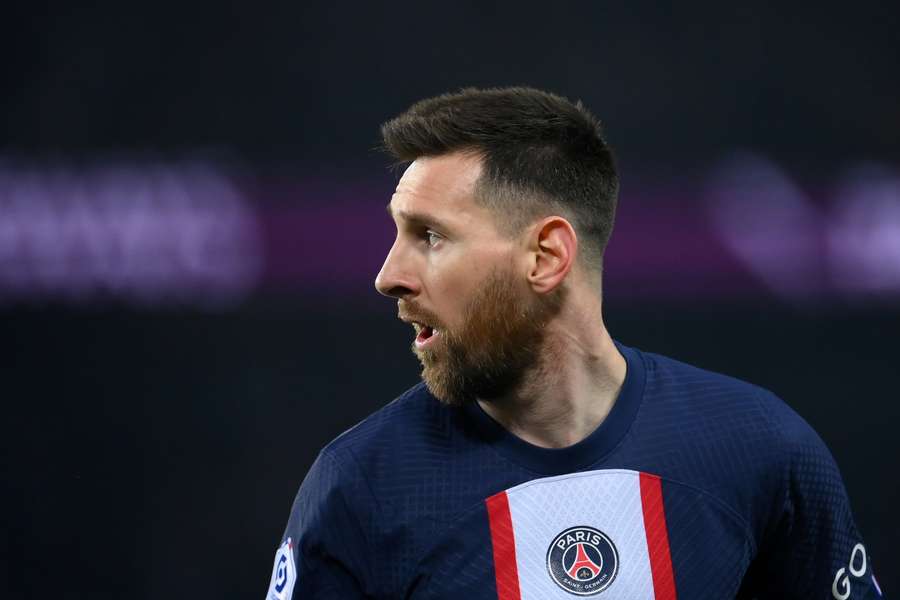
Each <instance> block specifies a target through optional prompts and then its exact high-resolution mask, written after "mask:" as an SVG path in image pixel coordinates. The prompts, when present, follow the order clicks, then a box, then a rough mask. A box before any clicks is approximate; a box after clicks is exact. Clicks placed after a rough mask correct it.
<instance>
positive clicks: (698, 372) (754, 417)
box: [641, 352, 815, 450]
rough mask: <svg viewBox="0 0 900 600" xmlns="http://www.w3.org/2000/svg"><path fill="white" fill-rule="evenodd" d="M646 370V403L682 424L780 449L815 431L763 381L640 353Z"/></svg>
mask: <svg viewBox="0 0 900 600" xmlns="http://www.w3.org/2000/svg"><path fill="white" fill-rule="evenodd" d="M641 356H642V357H643V359H644V364H645V368H646V370H647V383H646V387H645V401H646V402H648V403H649V404H650V405H651V406H652V407H653V408H655V409H658V410H660V411H661V412H663V413H664V414H665V415H666V418H668V419H672V420H673V421H674V422H678V423H680V424H681V425H683V426H688V427H690V426H691V424H692V423H693V424H696V425H697V426H698V427H703V428H704V429H705V430H706V431H707V432H708V433H710V434H715V433H716V432H718V433H719V434H721V435H723V436H731V435H733V434H738V433H740V434H743V437H744V439H747V436H749V439H750V440H757V441H758V442H759V443H761V444H762V443H764V444H772V443H776V444H777V445H778V449H779V450H786V449H787V446H794V445H797V444H799V443H801V442H804V441H806V440H807V439H808V438H809V436H810V435H812V436H815V432H814V431H813V430H812V428H810V426H809V425H808V424H807V423H806V421H804V420H803V418H802V417H800V415H798V414H797V413H796V412H795V411H794V410H793V409H792V408H791V407H790V406H788V404H787V403H785V402H784V400H782V399H781V398H779V397H778V396H777V395H775V394H774V393H773V392H771V391H770V390H768V389H766V388H763V387H761V386H759V385H755V384H753V383H750V382H747V381H744V380H741V379H738V378H736V377H732V376H729V375H725V374H722V373H717V372H714V371H709V370H706V369H702V368H700V367H696V366H694V365H690V364H687V363H684V362H681V361H678V360H675V359H673V358H669V357H666V356H662V355H659V354H653V353H649V352H642V353H641Z"/></svg>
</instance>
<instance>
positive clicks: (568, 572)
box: [547, 526, 619, 596]
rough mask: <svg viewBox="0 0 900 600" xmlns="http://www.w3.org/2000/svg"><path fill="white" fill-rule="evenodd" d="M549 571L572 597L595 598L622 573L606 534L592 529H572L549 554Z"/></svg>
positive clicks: (616, 551)
mask: <svg viewBox="0 0 900 600" xmlns="http://www.w3.org/2000/svg"><path fill="white" fill-rule="evenodd" d="M547 570H548V571H549V572H550V577H551V578H552V579H553V581H554V582H555V583H556V585H558V586H559V587H561V588H562V589H564V590H566V591H567V592H569V593H570V594H575V595H577V596H592V595H594V594H599V593H600V592H602V591H603V590H605V589H607V588H609V586H610V585H611V584H612V582H613V580H614V579H615V578H616V574H617V573H618V572H619V552H618V550H616V547H615V545H613V543H612V540H610V539H609V538H608V537H607V536H606V534H604V533H603V532H602V531H599V530H597V529H594V528H593V527H586V526H581V527H570V528H569V529H566V530H565V531H563V532H562V533H560V534H559V535H558V536H556V539H554V540H553V543H552V544H551V545H550V549H549V550H548V551H547Z"/></svg>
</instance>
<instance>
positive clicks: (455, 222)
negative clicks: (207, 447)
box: [268, 88, 880, 600]
mask: <svg viewBox="0 0 900 600" xmlns="http://www.w3.org/2000/svg"><path fill="white" fill-rule="evenodd" d="M382 134H383V137H384V143H385V147H386V148H387V150H388V151H389V152H390V153H392V154H393V156H394V157H395V158H396V159H397V160H398V161H400V162H404V163H411V164H410V165H409V167H408V168H407V169H406V171H405V172H404V174H403V176H402V178H401V179H400V182H399V184H398V185H397V189H396V192H395V193H394V195H393V197H392V199H391V201H390V204H389V206H388V212H389V213H390V215H391V217H392V218H393V220H394V222H395V224H396V227H397V237H396V241H395V242H394V245H393V247H392V248H391V250H390V253H389V254H388V256H387V259H386V260H385V263H384V266H383V267H382V269H381V272H380V273H379V274H378V277H377V279H376V282H375V285H376V287H377V288H378V291H379V292H381V293H382V294H384V295H386V296H389V297H391V298H395V299H396V300H397V304H398V309H399V317H400V319H402V320H403V321H405V322H407V323H409V324H410V325H411V326H412V327H413V329H414V331H415V340H414V342H413V351H414V352H415V354H416V356H418V358H419V360H420V361H421V363H422V365H423V370H422V379H423V380H424V384H419V385H417V386H415V387H413V388H412V389H410V390H408V391H407V392H406V393H404V394H403V395H402V396H400V397H399V398H397V399H396V400H394V401H393V402H392V403H390V404H389V405H387V406H386V407H384V408H383V409H381V410H379V411H378V412H376V413H375V414H373V415H372V416H370V417H369V418H367V419H366V420H365V421H363V422H362V423H360V424H359V425H357V426H356V427H354V428H353V429H351V430H349V431H347V432H346V433H344V434H343V435H341V436H340V437H338V438H337V439H336V440H334V441H333V442H332V443H330V444H329V445H328V446H327V447H326V448H325V449H323V450H322V452H321V453H320V455H319V457H318V459H317V460H316V462H315V464H314V465H313V467H312V468H311V470H310V472H309V473H308V475H307V476H306V479H305V480H304V482H303V484H302V485H301V487H300V491H299V493H298V495H297V498H296V500H295V502H294V506H293V509H292V512H291V517H290V521H289V523H288V526H287V529H286V531H285V534H284V539H283V540H282V544H281V546H280V548H279V549H278V552H277V554H276V561H275V568H274V570H273V574H272V582H271V585H270V589H269V596H268V597H269V598H271V599H280V600H284V599H288V598H291V597H296V598H341V599H352V598H414V599H425V598H432V599H460V598H462V599H466V600H475V599H482V598H484V599H487V598H490V599H500V600H513V599H519V598H531V599H539V600H544V599H552V598H560V599H563V598H573V597H577V596H593V595H596V596H599V597H602V598H621V599H628V600H638V599H644V598H656V599H663V598H665V599H672V598H676V597H679V598H683V599H685V598H686V599H691V600H695V599H699V598H710V599H717V600H721V599H723V598H734V597H739V598H837V599H846V598H853V599H857V598H875V597H880V591H879V590H878V589H877V583H876V582H875V579H874V576H873V574H872V566H871V560H870V557H869V555H868V554H867V552H866V549H865V546H864V545H863V542H862V539H861V537H860V535H859V533H858V532H857V529H856V527H855V525H854V523H853V518H852V516H851V513H850V507H849V502H848V499H847V496H846V493H845V491H844V486H843V483H842V481H841V477H840V475H839V473H838V470H837V468H836V466H835V463H834V461H833V459H832V458H831V456H830V454H829V453H828V450H827V449H826V448H825V446H824V444H823V443H822V441H821V440H820V439H819V438H818V436H817V435H816V434H815V433H814V432H813V431H812V430H811V428H810V427H809V426H808V425H807V424H806V423H805V422H804V421H803V420H802V419H801V418H800V417H799V416H797V415H796V414H795V413H794V412H792V411H791V409H789V408H788V407H787V406H786V405H785V404H784V403H783V402H782V401H780V400H779V399H778V398H776V397H774V396H773V395H772V394H771V393H769V392H767V391H766V390H763V389H761V388H758V387H755V386H753V385H750V384H748V383H744V382H741V381H737V380H734V379H731V378H728V377H725V376H723V375H717V374H714V373H709V372H706V371H702V370H700V369H697V368H694V367H690V366H688V365H685V364H682V363H679V362H676V361H674V360H671V359H668V358H664V357H662V356H657V355H653V354H649V353H645V352H641V351H638V350H636V349H633V348H628V347H626V346H624V345H621V344H619V343H617V342H615V341H613V339H612V338H611V337H610V335H609V333H608V332H607V330H606V328H605V327H604V324H603V318H602V314H601V292H600V287H601V263H602V256H603V251H604V249H605V247H606V244H607V241H608V239H609V236H610V232H611V230H612V224H613V217H614V213H615V206H616V199H617V195H618V178H617V175H616V170H615V166H614V163H613V157H612V154H611V152H610V150H609V148H608V146H607V145H606V143H605V142H604V140H603V137H602V135H601V129H600V124H599V122H598V121H597V120H596V119H595V118H594V117H593V116H592V115H591V114H590V113H589V112H588V111H587V110H586V109H585V108H584V107H583V106H582V105H581V104H580V103H579V104H572V103H571V102H569V101H567V100H566V99H564V98H561V97H559V96H555V95H552V94H548V93H545V92H541V91H538V90H534V89H530V88H508V89H492V90H477V89H467V90H463V91H461V92H459V93H456V94H450V95H444V96H440V97H437V98H432V99H428V100H424V101H422V102H419V103H417V104H415V105H413V106H412V107H411V108H410V109H409V110H408V111H407V112H406V113H404V114H402V115H401V116H399V117H397V118H396V119H394V120H392V121H390V122H388V123H386V124H385V125H384V126H383V127H382Z"/></svg>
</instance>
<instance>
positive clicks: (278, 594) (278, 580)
mask: <svg viewBox="0 0 900 600" xmlns="http://www.w3.org/2000/svg"><path fill="white" fill-rule="evenodd" d="M296 581H297V568H296V566H295V565H294V545H293V542H292V541H291V538H288V539H286V540H285V541H284V543H283V544H281V547H280V548H278V552H276V553H275V566H274V567H273V568H272V581H271V582H270V583H269V593H268V594H266V600H291V596H293V595H294V583H296Z"/></svg>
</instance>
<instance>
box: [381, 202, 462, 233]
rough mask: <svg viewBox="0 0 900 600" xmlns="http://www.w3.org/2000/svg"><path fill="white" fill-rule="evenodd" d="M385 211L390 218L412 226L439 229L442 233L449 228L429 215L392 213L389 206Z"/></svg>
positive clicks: (401, 211) (412, 212)
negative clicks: (401, 220)
mask: <svg viewBox="0 0 900 600" xmlns="http://www.w3.org/2000/svg"><path fill="white" fill-rule="evenodd" d="M385 209H386V210H387V214H389V215H390V216H391V218H400V219H403V220H404V221H407V222H409V223H412V224H413V225H422V226H424V227H434V228H436V229H440V230H442V231H447V230H448V229H449V226H448V225H447V224H446V223H445V222H444V221H441V220H440V219H438V218H437V217H433V216H431V215H428V214H425V213H420V212H415V211H408V210H398V211H394V209H393V208H391V205H390V204H388V205H387V206H386V207H385Z"/></svg>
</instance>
